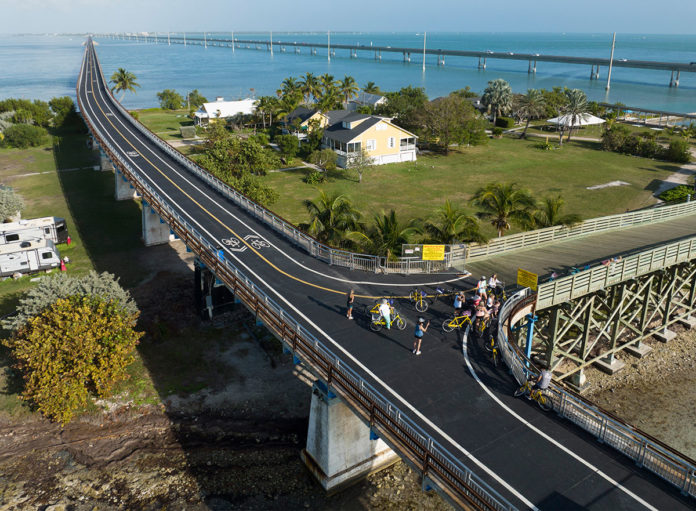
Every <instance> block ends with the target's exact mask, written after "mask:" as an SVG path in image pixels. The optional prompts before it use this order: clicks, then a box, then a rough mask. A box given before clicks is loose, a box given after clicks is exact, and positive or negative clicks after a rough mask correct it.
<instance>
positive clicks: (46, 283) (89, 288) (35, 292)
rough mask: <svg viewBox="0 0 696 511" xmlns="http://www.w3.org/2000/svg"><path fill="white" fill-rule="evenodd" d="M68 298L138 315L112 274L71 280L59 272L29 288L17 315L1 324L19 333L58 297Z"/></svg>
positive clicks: (136, 308)
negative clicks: (84, 299)
mask: <svg viewBox="0 0 696 511" xmlns="http://www.w3.org/2000/svg"><path fill="white" fill-rule="evenodd" d="M70 296H90V297H96V298H100V299H102V300H105V301H108V302H113V303H116V304H117V305H118V307H119V308H120V309H121V310H122V311H123V313H124V314H126V315H129V316H134V315H137V314H138V307H137V306H136V305H135V302H134V301H133V299H132V298H131V296H130V293H129V292H128V291H126V290H125V289H123V288H122V287H121V286H120V285H119V283H118V280H116V278H115V277H114V276H113V275H112V274H111V273H107V272H104V273H97V272H95V271H91V272H89V273H88V274H87V275H84V276H82V277H72V276H69V275H66V274H64V273H61V274H59V275H56V276H54V277H51V278H43V279H41V281H40V282H39V284H38V285H37V286H36V287H33V288H31V289H30V290H29V291H27V293H26V294H25V295H24V296H23V297H22V298H21V299H20V300H19V305H17V314H15V315H14V316H13V317H10V318H8V319H6V320H5V321H3V322H2V326H3V328H5V329H7V330H14V331H16V330H19V329H20V328H21V327H22V326H23V325H25V324H26V323H27V321H29V320H30V319H31V318H33V317H35V316H37V315H39V314H41V312H42V311H43V310H45V309H46V308H48V307H49V306H51V305H52V304H53V303H55V302H56V301H57V300H59V299H61V298H68V297H70Z"/></svg>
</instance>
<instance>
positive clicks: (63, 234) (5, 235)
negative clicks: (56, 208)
mask: <svg viewBox="0 0 696 511" xmlns="http://www.w3.org/2000/svg"><path fill="white" fill-rule="evenodd" d="M42 239H48V240H51V241H52V242H53V243H65V242H66V241H67V239H68V227H67V224H66V223H65V219H64V218H60V217H57V216H47V217H43V218H31V219H27V220H19V221H18V222H10V223H7V224H0V244H5V243H14V242H17V241H31V240H34V241H36V240H42Z"/></svg>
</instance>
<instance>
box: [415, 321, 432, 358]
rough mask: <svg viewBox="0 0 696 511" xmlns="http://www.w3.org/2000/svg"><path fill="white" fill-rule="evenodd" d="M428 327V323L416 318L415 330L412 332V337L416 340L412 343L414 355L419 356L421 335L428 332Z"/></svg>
mask: <svg viewBox="0 0 696 511" xmlns="http://www.w3.org/2000/svg"><path fill="white" fill-rule="evenodd" d="M428 326H430V321H428V322H427V323H426V322H425V320H424V319H423V318H418V322H417V323H416V329H415V331H414V332H413V335H415V337H416V340H415V341H414V342H413V353H414V354H416V355H420V354H421V350H420V349H421V341H422V340H423V334H424V333H425V332H427V331H428Z"/></svg>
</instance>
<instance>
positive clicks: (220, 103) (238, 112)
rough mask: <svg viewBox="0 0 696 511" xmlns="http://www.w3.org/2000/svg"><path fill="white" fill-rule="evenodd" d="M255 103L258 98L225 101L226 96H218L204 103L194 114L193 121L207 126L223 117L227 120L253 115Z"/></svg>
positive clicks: (198, 124) (197, 124)
mask: <svg viewBox="0 0 696 511" xmlns="http://www.w3.org/2000/svg"><path fill="white" fill-rule="evenodd" d="M254 103H256V100H255V99H252V98H247V99H241V100H238V101H225V100H224V98H217V99H216V100H215V101H214V102H212V103H203V105H202V106H201V107H200V108H199V109H198V111H196V112H195V113H194V114H193V115H194V119H193V122H194V124H195V125H196V126H206V125H208V124H209V123H210V122H217V121H218V120H221V119H222V120H225V121H226V120H228V119H233V118H235V117H238V116H242V115H251V114H253V113H254V111H255V109H256V107H255V106H254Z"/></svg>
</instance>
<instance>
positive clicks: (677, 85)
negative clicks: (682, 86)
mask: <svg viewBox="0 0 696 511" xmlns="http://www.w3.org/2000/svg"><path fill="white" fill-rule="evenodd" d="M680 73H681V71H677V78H676V79H675V80H674V86H675V87H679V74H680Z"/></svg>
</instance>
